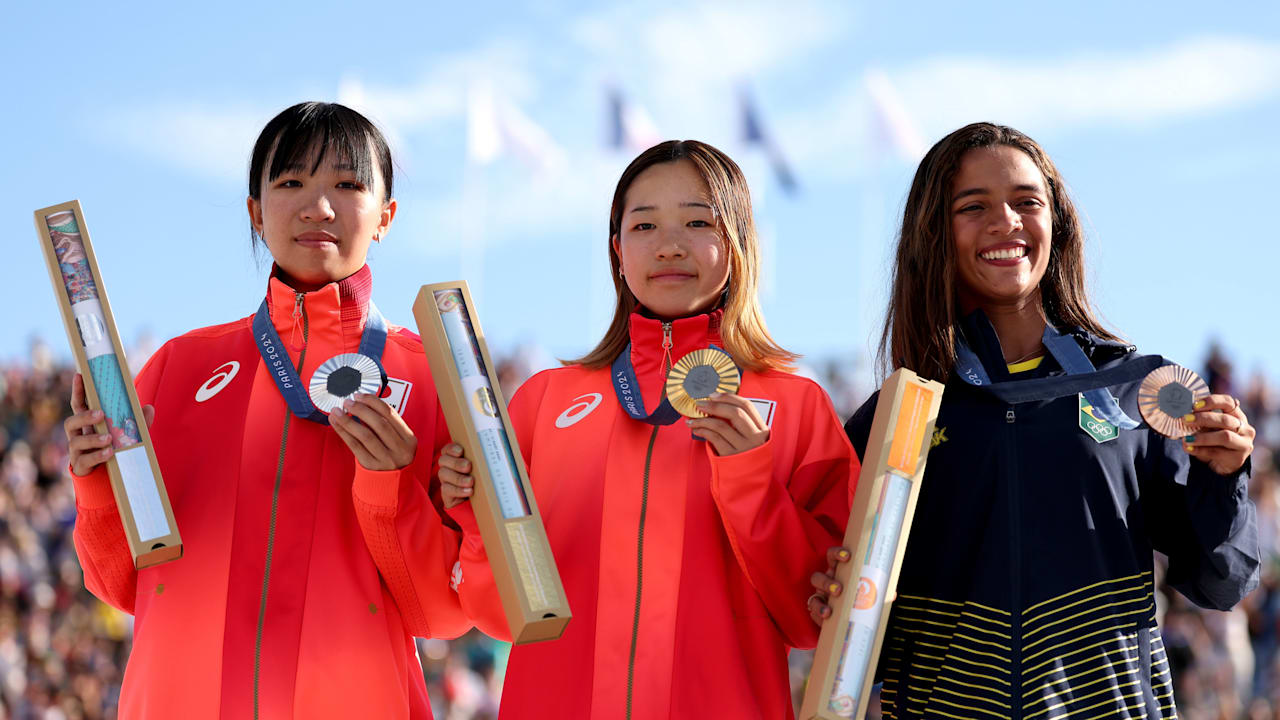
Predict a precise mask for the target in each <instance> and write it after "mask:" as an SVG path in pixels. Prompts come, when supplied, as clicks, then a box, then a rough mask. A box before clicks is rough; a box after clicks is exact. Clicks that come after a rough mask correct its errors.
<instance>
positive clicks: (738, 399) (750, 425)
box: [698, 393, 765, 435]
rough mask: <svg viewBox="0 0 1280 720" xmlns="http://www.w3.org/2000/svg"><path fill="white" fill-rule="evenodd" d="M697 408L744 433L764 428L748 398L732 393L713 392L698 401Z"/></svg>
mask: <svg viewBox="0 0 1280 720" xmlns="http://www.w3.org/2000/svg"><path fill="white" fill-rule="evenodd" d="M698 409H699V410H701V411H702V412H704V413H706V414H707V415H710V416H711V417H718V418H721V419H722V420H726V421H728V422H729V424H731V425H733V429H734V430H736V431H738V432H739V433H742V434H744V435H746V434H749V433H752V432H759V431H761V430H764V429H765V427H764V420H762V419H761V418H760V413H758V412H756V408H755V406H754V405H752V404H751V401H750V400H747V399H746V398H744V397H742V396H741V395H737V394H734V393H715V394H713V395H711V396H710V397H708V398H706V399H705V400H699V401H698Z"/></svg>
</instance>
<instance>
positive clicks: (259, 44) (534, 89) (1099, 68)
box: [0, 0, 1280, 378]
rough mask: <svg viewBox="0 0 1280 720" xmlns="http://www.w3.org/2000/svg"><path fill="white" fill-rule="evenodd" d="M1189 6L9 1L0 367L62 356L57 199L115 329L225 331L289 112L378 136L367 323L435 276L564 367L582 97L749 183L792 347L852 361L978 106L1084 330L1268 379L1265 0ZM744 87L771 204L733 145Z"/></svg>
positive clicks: (239, 299) (590, 230) (1273, 351)
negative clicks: (910, 192)
mask: <svg viewBox="0 0 1280 720" xmlns="http://www.w3.org/2000/svg"><path fill="white" fill-rule="evenodd" d="M1205 8H1206V6H1204V5H1203V4H1192V3H1183V4H1171V3H1162V4H1155V3H1150V4H1142V5H1139V4H1129V3H1104V2H1082V3H1052V4H1048V3H1037V4H1031V5H1027V4H1019V5H986V6H961V5H957V4H954V3H911V4H909V5H907V4H901V3H877V4H867V3H856V2H854V3H851V2H827V1H825V0H793V1H792V2H788V3H785V4H784V3H772V2H769V3H761V2H750V1H749V0H748V1H745V2H724V3H703V4H697V5H685V4H680V5H676V4H666V3H661V2H647V3H629V4H628V3H623V4H615V5H602V4H596V3H591V4H588V3H569V2H538V3H530V4H527V5H522V6H516V5H511V6H505V7H504V6H495V5H492V4H485V3H470V4H449V5H448V6H447V7H446V6H445V5H444V4H440V3H414V4H403V5H398V4H396V3H385V4H377V5H372V6H369V7H368V8H367V9H362V10H355V9H354V6H353V5H352V4H351V3H337V2H330V3H327V2H315V3H254V4H248V3H240V2H223V3H215V4H203V5H197V6H192V7H191V8H186V7H182V8H179V7H175V6H174V5H173V4H169V3H166V4H160V3H155V4H152V5H150V6H145V5H135V6H134V9H133V10H127V9H124V8H123V7H122V6H120V5H112V6H102V5H100V4H89V3H60V4H57V5H51V6H49V7H48V8H44V7H37V6H36V4H22V5H17V6H11V7H9V8H7V9H6V29H5V30H4V31H3V37H2V38H0V39H2V40H3V42H0V67H3V68H4V70H3V71H2V72H3V79H4V88H5V91H6V93H7V96H8V99H9V102H8V103H7V106H8V110H7V112H5V113H3V115H2V116H0V134H2V135H3V137H5V138H6V153H5V154H6V160H7V163H6V164H7V166H8V167H9V168H10V172H9V173H8V174H7V177H6V179H5V180H4V181H3V186H2V188H3V192H0V229H3V232H4V237H5V238H6V248H7V252H6V253H5V257H6V265H7V268H8V271H9V272H8V273H7V275H8V282H6V283H4V284H3V285H2V286H0V304H2V306H3V307H4V308H6V310H5V315H4V321H3V325H2V326H0V360H6V359H17V358H20V357H23V356H25V354H26V351H27V350H26V349H27V345H28V343H29V340H30V338H31V337H33V336H34V335H40V336H42V337H44V338H45V339H46V340H47V341H49V343H50V344H51V345H52V346H53V348H54V349H55V351H57V352H58V353H65V352H66V340H65V336H64V334H63V331H62V328H61V323H60V321H59V319H58V316H57V313H56V308H55V306H54V302H53V295H52V291H51V288H50V286H49V282H48V279H47V275H46V273H45V270H44V269H43V260H42V258H41V256H40V254H39V249H38V246H37V244H36V236H35V234H34V228H33V225H32V222H31V213H32V211H33V210H35V209H37V208H40V207H44V206H47V205H52V204H54V203H57V202H62V201H64V200H68V199H71V198H78V199H79V200H80V201H81V203H82V204H83V206H84V209H85V213H86V219H87V223H88V227H89V230H90V232H91V233H92V235H93V238H94V242H95V246H96V249H97V252H98V255H99V262H100V264H101V266H102V269H103V273H104V275H105V284H106V287H107V290H108V292H109V293H110V298H111V302H112V305H113V306H114V309H115V312H116V319H117V322H118V324H119V326H120V328H121V332H122V333H123V334H124V336H125V338H126V342H133V341H134V340H135V339H136V338H137V337H138V336H139V334H140V333H143V332H144V331H145V332H150V333H151V334H153V335H154V336H155V337H157V338H158V339H160V340H163V339H165V338H168V337H171V336H173V335H176V334H179V333H181V332H184V331H186V330H189V329H192V328H195V327H199V326H202V325H208V324H213V323H217V322H224V321H226V320H229V319H232V318H236V317H241V316H244V315H248V314H249V313H251V312H252V311H253V310H254V309H255V307H256V305H257V303H258V301H259V298H260V297H261V293H262V291H263V289H264V284H265V274H266V268H265V266H264V265H262V264H260V263H259V262H258V261H257V260H255V258H254V256H253V254H252V253H251V251H250V249H249V241H248V224H247V220H246V216H245V210H244V196H245V192H246V191H245V179H244V174H245V166H246V165H247V160H248V155H249V151H250V148H251V146H252V143H253V141H254V139H255V137H256V135H257V132H258V131H259V130H260V129H261V127H262V125H263V124H265V122H266V121H267V120H268V119H270V117H271V116H272V115H274V114H275V113H276V112H278V111H279V110H280V109H282V108H284V107H286V106H288V105H290V104H292V103H294V102H297V101H300V100H304V99H320V100H339V101H343V102H347V103H349V104H352V105H354V106H356V107H358V108H359V109H361V110H362V111H364V112H366V113H367V114H368V115H370V117H372V118H373V119H375V120H376V121H377V122H379V124H380V125H382V127H383V128H384V129H385V130H386V131H387V132H388V135H389V136H390V138H391V140H392V144H393V150H394V152H395V154H396V158H397V162H398V168H397V190H396V195H397V197H398V200H399V204H400V211H399V215H398V217H397V220H396V223H395V226H394V228H393V229H392V231H391V233H390V236H389V237H388V239H387V240H386V241H385V242H384V243H383V244H382V245H381V246H379V247H376V248H375V249H374V251H373V252H372V253H371V256H370V262H371V264H372V266H373V269H374V277H375V298H376V299H377V300H378V303H379V306H380V307H381V308H382V309H383V311H384V312H385V313H386V314H387V315H388V316H389V318H390V319H391V320H392V321H393V322H398V323H404V324H409V325H412V315H411V313H410V310H409V308H410V305H411V303H412V300H413V297H414V296H415V294H416V291H417V288H418V287H419V286H420V285H422V284H425V283H429V282H436V281H441V280H449V279H454V278H457V277H465V278H466V279H468V280H469V281H471V283H472V285H473V290H476V291H477V294H478V299H477V303H478V305H479V306H480V307H479V311H480V316H481V319H482V321H483V323H484V326H485V330H486V333H487V335H488V336H489V338H490V343H491V345H492V346H493V347H494V348H495V349H499V350H501V349H505V348H510V347H513V346H515V345H517V344H520V343H531V344H536V345H538V346H540V347H542V348H543V349H544V350H545V351H546V352H547V353H548V354H549V355H558V356H571V355H574V354H577V353H581V352H584V351H585V350H587V349H589V348H590V346H592V345H593V344H594V342H595V341H596V340H597V339H598V337H599V335H600V334H601V332H602V331H603V329H604V326H605V325H606V323H607V320H608V315H609V311H610V309H611V292H612V289H611V288H612V286H611V284H610V280H609V277H608V266H607V261H606V255H605V243H606V228H607V212H608V203H609V199H610V196H611V194H612V190H613V185H614V183H615V182H616V179H617V176H618V174H619V173H620V172H621V170H622V168H623V167H624V166H625V165H626V163H627V162H628V161H629V160H630V158H631V156H633V155H634V154H635V152H636V150H635V149H624V150H613V149H609V148H607V147H606V146H605V142H604V141H605V137H606V129H607V114H606V100H605V98H606V89H607V88H610V87H612V88H616V89H618V90H619V91H620V92H622V93H623V94H624V96H625V97H626V98H627V99H628V100H629V101H630V103H631V107H632V112H633V113H635V114H636V116H643V117H644V118H646V120H645V122H644V123H641V124H640V125H639V126H644V125H645V124H647V125H648V126H649V127H651V128H652V130H653V131H654V132H655V133H656V135H655V137H662V138H665V137H683V138H688V137H693V138H698V139H702V140H706V141H708V142H711V143H713V144H715V145H717V146H720V147H721V148H722V149H724V150H726V151H727V152H729V153H730V154H731V155H732V156H734V157H735V159H737V160H738V161H739V163H740V164H741V165H742V166H743V167H744V169H745V170H746V171H747V173H748V176H749V178H750V180H751V183H752V191H753V194H754V196H755V201H756V207H757V220H758V221H759V224H760V227H761V229H762V231H763V235H764V239H765V258H766V262H767V264H768V269H767V270H766V272H765V278H766V287H765V288H764V291H763V297H764V302H765V311H766V316H767V318H768V320H769V324H770V327H771V329H772V330H773V332H774V334H775V336H776V337H777V338H778V340H779V341H780V342H782V343H783V344H784V345H785V346H787V347H789V348H792V349H794V350H797V351H799V352H802V353H805V354H807V355H809V356H811V357H812V358H814V359H815V360H817V359H826V358H833V357H834V358H839V359H841V360H842V361H844V362H847V363H849V364H850V365H851V366H852V365H855V364H858V363H863V366H864V367H865V362H866V358H867V357H868V353H869V351H870V349H871V348H872V346H873V344H874V341H875V337H876V336H877V334H878V325H879V321H880V317H881V312H882V309H883V302H884V295H885V286H886V283H887V277H888V265H887V263H888V252H889V249H890V247H891V242H892V238H893V233H894V221H895V219H896V217H897V216H898V215H899V213H900V211H901V205H902V201H903V198H904V196H905V193H906V189H907V185H908V183H909V182H910V178H911V174H912V172H913V170H914V163H915V158H916V155H915V153H917V152H919V150H920V147H921V146H922V145H923V146H927V145H928V144H931V143H932V142H934V141H935V140H936V139H938V138H939V137H941V136H942V135H944V134H946V133H947V132H948V131H950V130H952V129H954V128H956V127H959V126H960V125H963V124H965V123H967V122H970V121H974V120H980V119H983V120H994V121H998V122H1003V123H1007V124H1011V125H1014V126H1015V127H1018V128H1019V129H1021V130H1023V131H1025V132H1027V133H1028V134H1030V135H1031V136H1033V137H1035V138H1036V139H1037V140H1039V141H1040V142H1041V144H1043V145H1044V146H1045V147H1046V148H1047V149H1048V151H1049V153H1050V154H1051V155H1052V156H1053V157H1054V159H1055V160H1056V162H1057V163H1058V165H1059V167H1060V169H1061V170H1062V172H1063V174H1064V175H1065V177H1066V179H1067V181H1068V183H1069V184H1070V186H1071V188H1072V190H1073V192H1074V194H1075V197H1076V199H1077V201H1078V203H1079V206H1080V207H1081V208H1082V209H1083V211H1084V214H1085V215H1086V217H1087V222H1088V226H1089V229H1090V241H1089V253H1090V254H1089V259H1090V270H1091V279H1092V281H1093V290H1094V298H1095V300H1096V301H1097V303H1098V305H1099V306H1100V308H1101V310H1102V312H1103V314H1104V316H1105V317H1106V319H1107V320H1108V321H1109V322H1110V324H1111V325H1112V326H1113V327H1116V328H1118V329H1119V330H1120V331H1121V332H1122V333H1123V334H1124V335H1126V336H1127V337H1129V338H1130V339H1131V340H1133V341H1134V342H1136V343H1137V344H1138V345H1139V347H1140V348H1141V349H1143V350H1145V351H1148V352H1157V353H1161V354H1164V355H1166V356H1168V357H1170V358H1171V359H1174V360H1176V361H1179V362H1181V363H1184V364H1187V365H1190V366H1192V367H1199V365H1200V363H1201V361H1202V358H1203V355H1204V348H1205V347H1206V345H1207V343H1208V342H1209V339H1210V338H1219V339H1220V340H1221V342H1222V343H1223V344H1224V345H1225V346H1226V347H1227V349H1228V350H1229V351H1230V352H1231V354H1232V355H1233V356H1234V357H1235V358H1236V359H1237V361H1238V363H1237V364H1238V366H1240V368H1241V369H1242V370H1244V371H1246V372H1249V371H1252V370H1254V369H1256V368H1260V367H1262V368H1265V369H1266V372H1267V374H1269V375H1270V376H1271V377H1273V378H1280V333H1277V332H1276V331H1275V329H1276V326H1277V323H1276V321H1275V320H1274V316H1273V308H1274V307H1275V306H1276V305H1277V301H1278V300H1280V290H1278V289H1277V282H1278V281H1277V277H1276V268H1277V267H1278V266H1280V250H1277V243H1276V231H1275V225H1274V222H1273V219H1272V218H1273V215H1274V213H1275V208H1276V207H1277V203H1276V201H1275V200H1273V199H1272V197H1271V187H1272V185H1273V178H1274V175H1275V173H1274V168H1275V167H1276V166H1277V165H1280V122H1278V121H1277V120H1276V118H1277V117H1280V5H1278V4H1276V3H1263V2H1258V3H1255V4H1252V5H1247V4H1236V5H1228V6H1224V7H1223V8H1222V9H1217V10H1214V11H1213V14H1209V15H1207V14H1205ZM744 88H746V89H747V90H748V91H749V92H750V94H751V96H752V97H753V99H754V102H755V104H756V106H757V107H758V109H759V112H760V114H761V117H762V119H763V122H764V124H765V126H766V129H767V130H768V131H769V132H770V133H771V135H772V136H773V138H774V140H775V141H776V143H777V144H778V146H779V147H780V148H781V150H782V152H783V153H784V154H785V155H786V156H787V158H788V160H789V162H790V164H791V166H792V169H793V171H794V172H795V175H796V177H797V178H798V180H799V183H800V191H799V193H797V194H796V195H794V196H789V195H787V194H786V193H784V192H782V190H781V188H780V187H779V185H778V184H777V182H776V180H775V179H774V178H773V176H772V175H771V173H770V170H769V165H768V163H767V161H766V159H765V157H764V155H763V153H762V152H761V151H760V150H759V149H758V148H755V147H750V146H747V145H746V144H744V142H743V140H742V137H741V131H740V122H741V118H740V115H739V111H738V104H737V103H738V97H739V94H740V93H741V92H742V91H743V89H744ZM478 107H486V108H493V111H492V112H493V114H492V115H487V116H486V117H488V118H489V119H490V120H492V119H493V118H494V117H497V118H499V121H498V122H499V123H501V124H503V127H504V128H505V129H506V131H507V135H508V136H509V137H508V138H507V142H505V144H504V143H499V144H498V145H493V146H486V147H485V148H479V150H480V152H478V153H477V145H476V143H477V139H476V138H477V135H476V134H475V133H474V132H473V133H472V135H471V143H472V148H473V152H470V153H469V152H468V118H469V117H470V118H471V119H472V127H473V129H474V128H475V127H476V125H475V115H474V113H475V111H476V108H478ZM881 117H892V118H894V119H895V123H896V124H895V125H894V127H896V128H898V134H897V135H896V136H891V135H890V134H887V133H886V132H885V131H884V129H883V123H881V121H880V120H878V118H881ZM490 129H493V128H490ZM513 137H514V142H512V141H511V140H512V138H513ZM491 139H492V138H491ZM481 145H483V142H481ZM531 147H532V148H534V149H535V150H536V152H532V153H531V152H529V150H530V148H531ZM522 151H523V152H522Z"/></svg>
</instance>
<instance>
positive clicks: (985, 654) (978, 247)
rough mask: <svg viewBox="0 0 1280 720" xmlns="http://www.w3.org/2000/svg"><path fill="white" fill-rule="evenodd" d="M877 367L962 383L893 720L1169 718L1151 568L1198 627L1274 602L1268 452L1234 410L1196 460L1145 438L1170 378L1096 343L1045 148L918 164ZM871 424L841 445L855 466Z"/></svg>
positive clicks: (1208, 415)
mask: <svg viewBox="0 0 1280 720" xmlns="http://www.w3.org/2000/svg"><path fill="white" fill-rule="evenodd" d="M881 347H882V350H881V353H882V354H881V359H882V361H884V360H885V359H888V360H889V361H890V362H884V365H888V366H892V367H894V368H896V367H908V368H911V369H912V370H915V371H916V372H918V373H920V374H921V375H923V376H925V377H931V378H938V379H942V380H945V381H946V390H945V392H944V395H943V401H942V408H941V411H940V414H939V417H938V421H937V429H936V431H935V434H934V437H933V444H932V449H931V451H930V453H929V463H928V466H927V469H926V471H925V477H924V480H923V484H922V486H921V492H920V498H919V501H918V505H917V507H916V512H915V516H914V521H913V524H912V530H911V536H910V539H909V541H908V544H907V549H906V554H905V556H904V560H903V566H902V569H901V574H900V577H899V580H898V587H897V592H898V596H897V599H896V601H895V602H894V605H893V610H892V613H891V615H890V619H889V624H888V628H887V633H886V636H885V642H884V649H883V651H882V654H881V659H880V666H879V672H880V674H881V676H882V677H883V679H884V686H883V689H882V695H881V703H882V708H883V712H884V715H885V717H894V718H903V717H940V716H941V717H960V718H976V717H984V718H985V717H992V718H1057V717H1067V716H1071V717H1077V716H1078V717H1082V718H1083V717H1146V718H1152V719H1154V718H1172V717H1175V715H1176V711H1175V709H1174V702H1173V690H1172V682H1171V678H1170V673H1169V663H1168V660H1167V659H1166V657H1165V652H1164V648H1163V645H1162V643H1161V640H1160V633H1159V628H1158V627H1157V624H1156V608H1155V596H1154V586H1153V584H1154V578H1153V565H1154V560H1153V553H1152V551H1153V550H1156V551H1159V552H1161V553H1163V554H1165V555H1167V556H1168V558H1169V565H1168V575H1167V581H1168V582H1169V584H1171V585H1172V586H1174V587H1175V588H1177V589H1178V590H1179V591H1180V592H1182V593H1183V594H1184V595H1186V596H1187V597H1188V598H1190V599H1191V600H1192V601H1194V602H1195V603H1197V604H1199V605H1202V606H1204V607H1210V608H1217V609H1222V610H1225V609H1228V608H1230V607H1232V606H1233V605H1235V604H1236V603H1237V602H1239V600H1240V599H1241V598H1242V597H1243V596H1244V595H1245V594H1246V593H1248V592H1249V591H1250V590H1252V589H1253V588H1254V587H1255V586H1256V585H1257V582H1258V566H1259V552H1258V540H1257V528H1256V524H1255V514H1254V508H1253V505H1252V504H1251V502H1250V501H1249V499H1248V492H1247V482H1248V473H1249V465H1248V462H1247V459H1248V456H1249V453H1250V452H1251V451H1252V448H1253V437H1254V430H1253V428H1252V427H1251V426H1250V425H1249V422H1248V419H1247V418H1246V417H1245V415H1244V413H1243V412H1242V411H1241V410H1240V403H1239V402H1238V401H1236V400H1235V399H1234V398H1232V397H1229V396H1226V395H1211V396H1209V397H1208V398H1207V399H1205V400H1204V401H1203V402H1201V403H1199V404H1197V406H1196V408H1195V411H1194V412H1193V415H1194V417H1191V418H1188V420H1189V422H1190V423H1191V424H1192V425H1193V426H1194V427H1196V428H1197V432H1196V433H1195V434H1194V435H1191V436H1188V437H1186V438H1183V439H1181V440H1171V439H1167V438H1165V437H1163V436H1161V435H1158V434H1156V433H1155V432H1154V431H1153V430H1151V429H1150V428H1149V427H1147V426H1146V425H1145V424H1143V423H1142V422H1141V415H1140V414H1139V411H1138V407H1137V396H1138V388H1139V385H1140V384H1141V382H1142V380H1143V378H1144V377H1145V376H1146V375H1147V374H1148V373H1149V372H1151V371H1152V370H1154V369H1156V368H1158V367H1160V366H1162V365H1164V364H1167V363H1166V361H1164V360H1163V359H1162V358H1160V357H1159V356H1144V355H1140V354H1138V353H1137V352H1136V351H1135V348H1134V347H1133V346H1131V345H1129V344H1127V343H1124V342H1122V341H1120V340H1119V339H1118V338H1117V337H1116V336H1115V335H1113V334H1111V333H1110V332H1108V331H1107V330H1105V329H1104V328H1103V327H1102V325H1101V323H1099V322H1098V321H1097V320H1096V319H1095V314H1094V312H1093V310H1092V308H1091V307H1090V304H1089V300H1088V297H1087V295H1086V293H1085V291H1084V248H1083V233H1082V231H1081V228H1080V224H1079V221H1078V218H1077V214H1076V211H1075V209H1074V207H1073V205H1072V203H1071V200H1070V198H1069V197H1068V196H1067V194H1066V191H1065V187H1064V184H1063V182H1062V179H1061V177H1060V176H1059V174H1058V172H1057V169H1056V168H1055V167H1054V165H1053V163H1052V161H1051V160H1050V159H1049V157H1048V156H1047V155H1046V154H1045V152H1044V151H1043V150H1042V149H1041V148H1040V146H1039V145H1037V144H1036V143H1035V141H1034V140H1032V139H1031V138H1029V137H1027V136H1026V135H1023V134H1022V133H1020V132H1018V131H1016V130H1014V129H1012V128H1008V127H1003V126H998V125H991V124H988V123H977V124H973V125H969V126H967V127H964V128H961V129H960V130H957V131H955V132H953V133H951V134H950V135H948V136H947V137H946V138H943V139H942V140H941V141H939V142H938V144H937V145H935V146H934V147H933V149H932V150H930V151H929V153H928V154H927V155H926V156H925V158H924V160H923V161H922V162H921V164H920V167H919V169H918V170H917V172H916V176H915V180H914V182H913V184H912V187H911V191H910V193H909V195H908V198H907V204H906V208H905V214H904V217H903V223H902V231H901V235H900V239H899V242H898V248H897V261H896V269H895V274H894V283H893V291H892V296H891V300H890V304H889V308H888V314H887V320H886V323H885V330H884V335H883V337H882V343H881ZM876 400H877V397H876V396H873V397H872V398H871V399H870V400H868V401H867V403H866V404H865V405H864V406H863V407H862V408H861V409H859V410H858V411H857V412H856V413H855V414H854V415H853V417H852V418H850V420H849V422H848V424H847V425H846V428H845V429H846V431H847V432H848V433H849V437H850V440H851V441H852V443H853V446H854V448H855V450H856V451H857V452H858V453H859V455H861V454H862V453H863V452H864V451H865V448H866V445H867V438H868V434H869V432H870V427H871V420H872V415H873V414H874V410H875V403H876ZM832 582H834V581H833V579H832V578H830V577H829V576H827V575H826V574H824V573H821V572H819V573H815V577H814V583H815V586H817V587H819V588H829V587H830V585H831V583H832ZM825 599H826V594H825V593H824V592H823V591H821V590H820V591H819V592H818V593H815V596H814V597H811V598H810V601H809V607H810V611H811V614H813V615H814V616H815V618H816V619H821V618H822V617H825V616H827V615H829V613H830V611H829V609H828V608H827V606H826V604H825V602H824V601H825Z"/></svg>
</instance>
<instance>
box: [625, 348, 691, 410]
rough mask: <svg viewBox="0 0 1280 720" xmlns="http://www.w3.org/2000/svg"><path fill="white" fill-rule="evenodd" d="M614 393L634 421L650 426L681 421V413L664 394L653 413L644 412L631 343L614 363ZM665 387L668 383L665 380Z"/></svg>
mask: <svg viewBox="0 0 1280 720" xmlns="http://www.w3.org/2000/svg"><path fill="white" fill-rule="evenodd" d="M612 370H613V391H614V392H615V393H616V394H617V395H618V404H619V405H621V406H622V409H623V410H625V411H626V413H627V414H628V415H630V416H631V417H632V418H633V419H635V420H639V421H641V422H647V423H649V424H650V425H670V424H671V423H673V422H675V421H676V420H679V419H680V413H678V412H676V409H675V408H673V407H671V403H669V402H667V395H666V393H665V392H664V393H663V394H662V402H660V403H658V409H657V410H654V411H653V412H652V413H646V412H645V410H644V398H643V397H642V396H641V395H640V383H638V382H637V381H636V369H635V367H634V366H633V365H632V364H631V343H627V347H626V349H625V350H623V351H622V354H621V355H619V356H618V357H617V359H616V360H614V361H613V368H612ZM663 385H664V387H665V385H666V382H665V379H664V382H663Z"/></svg>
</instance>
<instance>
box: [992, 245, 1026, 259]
mask: <svg viewBox="0 0 1280 720" xmlns="http://www.w3.org/2000/svg"><path fill="white" fill-rule="evenodd" d="M1026 255H1027V249H1026V248H1025V247H1023V246H1018V247H1015V248H1007V249H1005V250H989V251H987V252H984V253H982V254H981V257H982V259H983V260H1009V259H1012V258H1020V257H1026Z"/></svg>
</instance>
